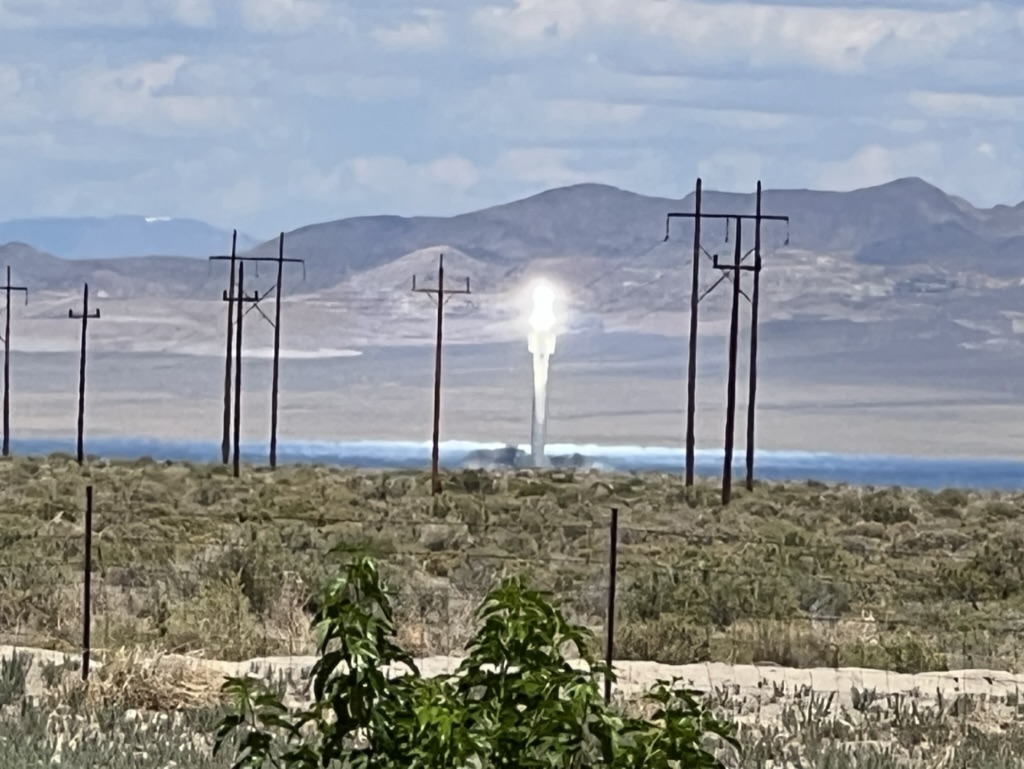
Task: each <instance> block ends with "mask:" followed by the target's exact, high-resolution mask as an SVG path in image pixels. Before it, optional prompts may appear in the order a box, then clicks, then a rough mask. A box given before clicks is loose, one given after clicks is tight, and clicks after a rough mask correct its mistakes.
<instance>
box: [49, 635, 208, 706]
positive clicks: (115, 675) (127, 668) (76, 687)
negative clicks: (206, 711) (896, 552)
mask: <svg viewBox="0 0 1024 769" xmlns="http://www.w3.org/2000/svg"><path fill="white" fill-rule="evenodd" d="M222 681H223V676H222V675H220V674H219V673H218V672H217V671H216V670H215V669H213V668H210V667H207V666H205V665H203V664H201V660H198V659H195V658H189V657H183V656H168V655H167V654H165V653H164V652H161V651H159V650H152V649H142V648H133V649H118V650H116V651H115V652H112V653H110V654H108V655H105V659H104V660H103V662H102V664H100V665H97V667H96V669H95V671H93V672H91V674H90V676H89V680H88V681H82V679H81V674H80V673H79V672H78V671H72V670H66V671H64V672H63V675H62V676H61V678H60V680H59V681H58V682H57V683H56V685H55V686H53V687H52V688H48V689H47V690H46V693H45V699H44V701H45V702H46V704H47V705H48V706H49V707H52V708H59V707H71V708H72V709H73V710H76V711H78V712H100V711H104V710H107V709H115V710H120V711H127V710H137V711H155V712H162V713H163V712H168V711H175V710H199V709H203V708H212V707H215V706H217V705H219V704H221V702H222V699H221V695H220V685H221V683H222Z"/></svg>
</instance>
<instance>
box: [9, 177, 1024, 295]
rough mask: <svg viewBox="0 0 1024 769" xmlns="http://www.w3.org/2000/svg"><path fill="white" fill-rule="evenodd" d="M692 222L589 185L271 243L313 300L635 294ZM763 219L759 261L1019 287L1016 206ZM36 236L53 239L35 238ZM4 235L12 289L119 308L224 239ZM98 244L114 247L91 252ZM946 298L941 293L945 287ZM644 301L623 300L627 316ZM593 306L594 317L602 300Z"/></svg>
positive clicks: (139, 222)
mask: <svg viewBox="0 0 1024 769" xmlns="http://www.w3.org/2000/svg"><path fill="white" fill-rule="evenodd" d="M693 206H694V200H693V193H692V192H691V193H690V194H688V195H687V196H686V197H685V198H683V199H681V200H673V199H669V198H658V197H649V196H644V195H640V194H637V193H634V192H629V191H626V190H621V189H618V188H616V187H611V186H608V185H601V184H592V183H588V184H576V185H571V186H567V187H560V188H556V189H552V190H548V191H545V192H542V193H539V194H537V195H532V196H530V197H527V198H524V199H521V200H516V201H513V202H510V203H505V204H502V205H497V206H492V207H490V208H485V209H481V210H478V211H472V212H469V213H465V214H460V215H457V216H451V217H399V216H390V215H382V216H361V217H354V218H349V219H340V220H336V221H332V222H324V223H320V224H311V225H308V226H305V227H301V228H298V229H296V230H293V231H291V232H288V233H286V235H285V243H286V251H287V256H289V257H298V258H302V259H305V260H306V280H305V281H304V282H302V284H301V288H300V287H299V283H298V278H297V277H295V271H290V272H288V273H287V274H288V275H289V277H288V278H287V281H288V284H289V289H288V290H289V292H293V291H294V290H300V291H301V292H302V293H303V294H306V295H312V294H317V293H318V292H323V291H326V290H329V289H336V287H338V286H341V285H343V284H344V285H348V284H350V283H351V282H352V281H355V283H353V284H352V285H351V286H349V288H352V289H355V288H358V285H361V284H362V283H365V282H366V281H365V280H356V278H357V277H358V276H367V279H372V280H371V282H372V283H374V284H380V283H381V281H383V282H384V283H388V284H389V285H390V284H391V283H393V282H394V281H399V282H401V280H402V278H401V276H402V275H404V274H405V273H406V272H411V271H412V268H413V267H415V271H416V272H419V273H422V271H423V267H424V266H425V265H426V263H427V262H430V261H433V260H434V259H435V258H436V254H438V253H440V252H442V251H444V250H448V251H449V252H450V253H452V255H453V256H457V259H458V260H461V261H462V262H464V263H465V265H466V266H467V267H468V266H470V265H473V266H472V269H469V270H468V272H475V273H477V274H478V275H480V278H481V279H485V280H484V282H482V283H480V284H479V285H480V287H481V289H484V288H485V287H486V286H487V285H488V284H490V285H491V286H496V287H499V286H500V284H501V283H502V282H503V281H504V282H508V281H512V280H514V281H519V280H521V279H522V278H523V276H524V274H525V273H526V272H528V271H529V270H530V269H531V265H540V266H541V267H542V268H543V269H546V270H550V271H553V273H554V276H555V277H560V278H563V279H565V280H567V281H568V283H569V284H570V285H576V286H584V285H589V284H590V283H591V282H593V281H594V280H595V279H596V278H599V277H600V275H601V274H603V273H604V272H606V271H607V270H609V269H617V268H621V269H624V270H641V271H647V272H648V273H650V275H647V276H646V277H645V276H644V275H641V276H639V277H636V278H634V280H636V281H640V282H643V281H644V280H646V279H650V278H652V277H653V278H656V277H657V275H658V270H663V269H670V268H678V267H680V266H681V265H683V264H685V263H686V262H687V261H688V260H689V255H690V252H691V248H692V240H693V234H692V232H693V231H692V224H691V223H690V221H689V220H679V219H676V220H673V222H672V225H671V238H670V240H669V242H665V241H664V238H665V226H666V214H667V213H669V212H671V211H680V212H689V211H692V210H693ZM702 209H703V211H704V212H718V213H753V212H754V195H753V193H749V194H739V193H722V192H716V191H713V190H705V191H704V194H703V199H702ZM763 213H765V214H770V215H780V214H785V215H788V216H790V218H791V225H790V226H789V227H788V228H786V227H783V226H780V225H777V224H766V225H765V227H764V238H763V242H764V245H765V250H766V252H769V253H770V252H781V251H788V252H790V253H798V252H802V253H805V254H817V255H820V256H823V257H824V256H828V257H830V258H832V257H835V258H840V259H841V260H842V262H843V263H844V264H846V265H848V266H849V268H850V269H852V270H854V271H855V272H856V271H858V270H859V271H861V272H864V271H867V272H870V271H872V270H877V269H881V270H882V271H883V272H885V271H887V270H888V271H895V272H894V273H893V276H892V279H893V280H894V281H900V280H905V278H906V276H904V275H902V273H905V272H908V271H910V272H912V273H920V274H921V276H928V275H932V274H933V273H936V271H937V272H939V273H943V274H948V275H949V276H955V275H959V274H964V273H968V274H972V275H978V276H981V278H979V280H981V279H982V278H984V279H985V280H987V279H990V278H991V279H994V280H1000V281H1006V280H1014V279H1015V278H1018V277H1020V276H1022V275H1024V203H1020V204H1017V205H1015V206H1007V205H1000V206H995V207H993V208H989V209H982V208H977V207H975V206H973V205H971V204H970V203H968V202H966V201H964V200H962V199H960V198H956V197H953V196H950V195H948V194H946V193H945V192H943V191H942V190H940V189H939V188H937V187H935V186H933V185H931V184H929V183H927V182H925V181H923V180H921V179H918V178H905V179H897V180H895V181H893V182H889V183H887V184H882V185H879V186H875V187H868V188H864V189H860V190H854V191H851V192H821V191H813V190H772V189H767V190H765V191H764V195H763ZM51 222H58V223H60V222H63V223H64V224H61V225H60V226H58V225H57V224H53V225H50V224H47V223H51ZM19 228H21V234H25V233H24V232H23V231H24V230H26V229H27V230H31V231H34V232H35V233H36V241H35V242H33V241H32V240H31V239H29V238H27V237H18V238H17V239H16V240H17V241H18V242H17V243H10V244H8V245H7V246H4V247H3V248H2V249H0V266H2V264H3V262H4V260H5V259H6V260H7V261H8V262H10V261H11V259H13V260H14V263H15V264H16V267H17V272H19V273H20V274H22V276H23V278H24V279H26V280H29V279H32V280H35V281H36V284H39V283H42V284H43V285H45V286H50V287H52V288H53V289H54V290H58V289H61V288H71V287H73V286H75V285H78V286H80V285H81V281H83V280H90V277H89V276H90V275H92V278H91V280H92V282H94V283H96V284H97V285H98V286H104V287H105V288H104V290H107V291H108V292H111V293H112V294H113V293H116V294H117V295H119V296H123V297H126V298H127V297H130V296H148V295H162V296H182V295H199V296H204V295H205V293H204V292H206V291H207V290H208V289H209V290H214V287H219V286H221V284H222V283H223V275H224V272H223V270H222V269H220V268H219V267H218V265H216V264H213V265H211V264H210V263H208V262H207V260H206V259H205V258H204V259H202V260H201V261H200V260H197V259H189V260H182V259H173V260H171V259H169V258H168V256H170V255H168V256H163V255H157V256H149V257H145V258H129V257H131V256H136V257H141V256H143V255H144V254H146V253H149V254H158V253H159V252H161V251H163V252H167V251H169V250H171V249H174V250H177V251H178V252H179V253H177V254H173V256H177V257H181V256H186V257H205V256H208V255H210V254H214V253H225V252H226V251H227V250H228V249H229V248H230V243H231V240H230V238H231V235H230V233H229V232H224V231H221V230H217V229H216V228H213V227H210V226H209V225H205V224H203V223H202V222H196V221H194V220H187V219H182V220H175V219H172V220H170V221H149V222H147V221H145V218H144V217H110V218H107V219H74V220H70V219H69V220H49V219H40V220H22V221H20V222H7V223H0V243H2V242H4V241H5V239H7V238H10V237H11V235H12V234H17V233H19ZM47 228H49V229H47ZM752 229H753V228H752V226H750V225H749V223H748V225H747V227H746V228H745V229H744V233H743V235H744V241H745V243H746V247H747V248H749V247H750V246H752V245H753V232H752ZM104 232H115V233H122V234H120V235H118V236H117V237H116V238H114V241H115V242H112V243H110V244H108V245H101V244H102V243H103V233H104ZM47 233H48V234H47ZM703 233H704V241H705V243H706V247H707V248H719V249H720V248H721V245H720V244H722V243H724V242H725V239H726V228H725V225H724V223H723V222H721V221H720V220H719V221H707V222H705V224H704V230H703ZM28 234H30V235H31V234H32V233H31V232H29V233H28ZM44 235H45V238H49V242H51V245H52V247H43V246H40V245H39V242H46V239H45V238H44ZM143 236H152V237H151V238H150V239H149V240H146V239H145V238H144V237H143ZM787 236H788V241H787ZM62 239H63V240H62ZM787 242H788V245H786V244H787ZM25 244H27V245H25ZM62 248H63V249H64V251H63V252H62V250H61V249H62ZM726 248H727V249H728V250H729V251H731V250H732V246H727V247H726ZM239 250H240V251H241V252H247V253H250V254H252V255H259V256H269V257H273V256H276V255H277V239H276V238H275V239H274V240H270V241H266V242H264V243H260V244H253V243H252V242H251V241H250V240H248V239H245V238H244V237H243V236H242V235H241V234H240V236H239ZM133 251H134V252H136V253H135V254H132V252H133ZM32 252H44V254H38V255H35V256H33V255H32ZM46 253H49V254H54V255H56V256H58V257H61V258H60V259H54V258H52V257H47V256H45V254H46ZM69 253H70V254H71V256H68V254H69ZM90 254H104V255H105V256H106V257H107V258H98V257H95V256H89V255H90ZM115 257H116V259H115ZM67 260H72V261H71V262H68V261H67ZM400 260H404V261H400ZM72 265H73V266H72ZM392 265H393V267H389V266H392ZM452 267H453V268H454V269H457V268H458V264H457V263H456V262H453V263H452ZM370 271H375V272H373V273H371V272H370ZM896 272H899V273H901V274H900V275H896V274H895V273H896ZM453 274H454V273H453ZM872 274H874V273H872ZM410 277H411V276H410ZM917 279H918V278H915V280H917ZM921 279H924V278H921ZM293 281H294V282H293ZM927 281H932V278H931V277H927ZM941 282H942V281H941V280H940V281H938V283H941ZM948 282H950V283H951V284H952V283H955V282H956V281H955V280H954V279H953V278H952V277H950V278H949V281H948ZM107 284H110V285H109V286H108V285H107ZM292 287H293V288H292ZM217 290H219V288H218V289H217ZM611 290H614V287H612V289H611ZM335 293H336V292H335ZM341 295H349V291H348V290H345V291H343V292H342V294H341ZM644 300H645V299H644V294H643V293H642V292H637V295H636V298H635V301H637V302H643V301H644ZM595 301H597V304H598V305H600V304H601V303H602V302H603V301H604V300H603V299H601V298H598V299H597V300H595Z"/></svg>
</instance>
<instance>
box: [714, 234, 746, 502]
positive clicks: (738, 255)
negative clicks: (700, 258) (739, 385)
mask: <svg viewBox="0 0 1024 769" xmlns="http://www.w3.org/2000/svg"><path fill="white" fill-rule="evenodd" d="M742 260H743V219H741V218H737V219H736V248H735V255H734V258H733V262H732V264H730V265H722V264H719V262H718V259H717V257H716V258H715V268H716V269H719V270H731V271H733V276H732V315H731V318H730V320H729V373H728V374H727V377H728V378H727V380H726V385H725V460H724V463H723V465H722V504H723V505H727V504H729V500H730V498H731V496H732V452H733V442H734V441H735V438H736V354H737V352H738V347H739V333H740V276H741V275H742V274H743V270H744V266H743V261H742Z"/></svg>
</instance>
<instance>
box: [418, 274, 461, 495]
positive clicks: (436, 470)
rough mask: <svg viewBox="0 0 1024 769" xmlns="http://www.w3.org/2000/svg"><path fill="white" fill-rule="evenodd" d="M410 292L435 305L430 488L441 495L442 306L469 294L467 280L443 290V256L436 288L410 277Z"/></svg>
mask: <svg viewBox="0 0 1024 769" xmlns="http://www.w3.org/2000/svg"><path fill="white" fill-rule="evenodd" d="M412 290H413V291H414V292H417V293H420V294H429V295H430V296H431V299H433V300H434V301H435V302H436V303H437V341H436V342H435V347H434V434H433V447H432V449H431V455H430V487H431V492H432V493H433V494H435V495H437V494H440V493H441V476H440V467H439V465H440V457H441V449H440V443H441V343H442V339H443V328H444V306H445V304H447V303H448V300H449V299H451V297H452V296H453V295H455V294H470V293H472V291H471V290H470V286H469V278H466V287H465V288H461V289H445V285H444V254H441V255H440V256H439V257H438V260H437V288H418V287H417V286H416V276H415V275H413V277H412Z"/></svg>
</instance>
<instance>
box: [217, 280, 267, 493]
mask: <svg viewBox="0 0 1024 769" xmlns="http://www.w3.org/2000/svg"><path fill="white" fill-rule="evenodd" d="M223 300H224V301H225V302H228V307H229V308H232V309H234V310H235V324H234V325H235V334H234V338H235V399H234V405H235V415H234V447H233V448H234V453H233V457H232V464H233V466H234V473H235V477H236V478H237V477H239V475H240V474H241V453H242V450H241V440H242V319H243V318H244V317H245V314H244V313H243V312H242V309H243V305H245V304H246V303H250V304H254V303H256V302H258V301H259V300H260V297H259V293H255V294H253V295H252V296H247V295H246V293H245V264H244V263H240V264H239V265H238V293H237V294H234V293H233V292H230V291H225V292H224V299H223ZM229 395H230V393H229Z"/></svg>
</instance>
